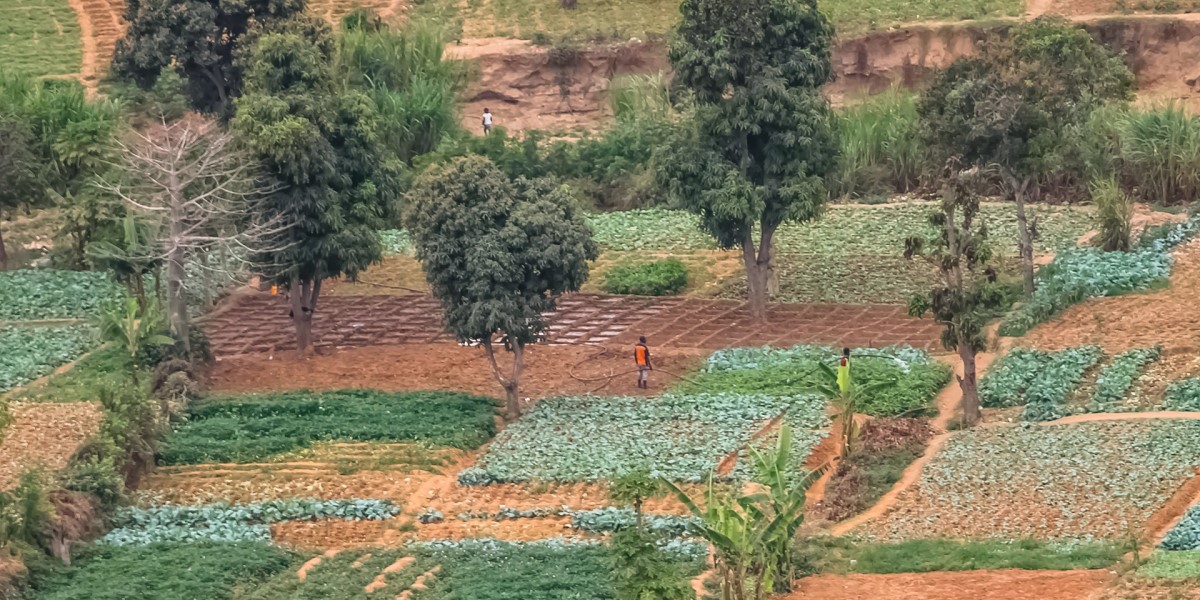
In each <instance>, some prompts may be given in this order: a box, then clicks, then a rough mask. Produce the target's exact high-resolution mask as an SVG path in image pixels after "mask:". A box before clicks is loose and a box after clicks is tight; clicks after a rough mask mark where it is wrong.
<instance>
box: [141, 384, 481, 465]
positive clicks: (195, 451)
mask: <svg viewBox="0 0 1200 600" xmlns="http://www.w3.org/2000/svg"><path fill="white" fill-rule="evenodd" d="M494 411H495V404H494V402H493V401H492V400H490V399H487V398H481V397H477V396H468V395H466V394H458V393H452V392H421V393H403V394H393V393H384V392H377V391H371V390H344V391H340V392H322V393H314V392H307V391H299V392H285V393H280V394H266V395H249V396H236V397H233V398H224V399H211V400H209V401H206V402H203V403H201V404H198V405H197V406H196V407H195V408H193V409H192V411H191V413H190V415H189V419H188V421H187V422H186V423H185V424H183V425H182V426H181V427H179V428H178V429H177V430H176V431H175V433H174V434H173V435H172V436H170V438H168V440H167V442H166V443H165V444H164V445H163V448H162V451H161V453H160V454H159V462H161V463H162V464H167V465H180V464H198V463H205V462H243V463H244V462H254V461H258V460H262V459H265V458H268V457H270V456H272V455H277V454H281V453H285V452H290V451H293V450H297V449H301V448H305V447H308V446H309V445H311V444H312V443H313V442H317V441H346V442H412V441H420V442H428V443H430V444H434V445H440V446H453V447H458V448H475V447H478V446H479V445H480V444H482V443H483V442H485V441H487V440H488V439H489V438H490V437H491V436H492V435H493V434H494V433H495V427H496V426H495V421H494V419H493V414H494Z"/></svg>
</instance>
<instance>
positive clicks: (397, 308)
mask: <svg viewBox="0 0 1200 600" xmlns="http://www.w3.org/2000/svg"><path fill="white" fill-rule="evenodd" d="M232 302H233V304H232V305H231V306H229V307H227V308H226V309H225V310H222V311H221V312H220V314H219V315H217V316H216V317H214V318H213V319H211V320H210V321H209V322H208V323H207V326H206V328H207V331H208V334H209V338H210V340H211V342H212V347H213V351H214V353H215V354H216V355H217V356H218V357H222V358H223V357H229V356H236V355H241V354H253V353H265V352H281V351H286V350H291V349H294V348H295V336H294V333H293V328H292V323H291V320H290V318H289V317H288V310H289V309H288V306H287V304H286V303H285V301H284V299H283V297H281V296H270V295H267V294H255V295H245V296H241V297H239V298H236V299H234V300H233V301H232ZM547 334H548V335H547V338H548V341H549V342H550V343H551V344H618V345H629V344H632V343H633V342H634V341H635V340H636V339H637V337H638V336H639V335H645V336H647V337H649V338H650V339H651V343H652V344H654V345H655V346H659V347H677V348H704V349H719V348H726V347H736V346H761V345H793V344H803V343H821V344H838V345H845V346H852V347H868V346H887V345H897V344H908V345H911V346H915V347H918V348H931V347H933V346H934V345H935V344H936V343H937V340H938V338H939V335H940V328H939V327H938V326H937V324H936V323H934V322H933V321H931V320H921V319H915V318H912V317H909V316H908V315H907V314H906V311H905V308H904V307H903V306H897V305H869V304H868V305H847V304H781V305H775V306H773V307H772V308H771V315H770V322H769V323H768V324H766V325H756V324H754V323H753V322H752V321H751V320H750V317H749V310H748V308H747V306H746V303H745V302H737V301H718V300H699V299H683V298H645V297H632V296H595V295H588V294H573V295H571V296H568V297H565V298H563V299H561V300H560V301H559V310H558V311H557V312H556V313H555V314H554V315H552V317H551V319H550V327H549V330H548V332H547ZM313 339H314V345H315V346H316V347H317V349H318V351H320V350H321V349H326V350H328V349H331V348H339V347H353V346H376V345H389V344H406V343H428V342H433V341H437V340H449V337H448V336H447V335H446V334H445V333H444V332H443V330H442V324H441V317H440V315H439V309H438V305H437V302H436V301H434V299H433V298H431V297H429V296H423V295H417V294H413V295H408V296H372V297H360V296H346V297H339V296H333V297H328V298H326V299H325V300H324V301H323V303H322V305H321V306H320V307H319V308H318V313H317V316H316V318H315V320H314V323H313Z"/></svg>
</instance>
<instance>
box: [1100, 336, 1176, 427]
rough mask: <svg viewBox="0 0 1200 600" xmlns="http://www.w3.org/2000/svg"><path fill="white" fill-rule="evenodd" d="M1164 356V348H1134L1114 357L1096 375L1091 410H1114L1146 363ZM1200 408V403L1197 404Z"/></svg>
mask: <svg viewBox="0 0 1200 600" xmlns="http://www.w3.org/2000/svg"><path fill="white" fill-rule="evenodd" d="M1161 356H1162V348H1161V347H1159V346H1154V347H1151V348H1134V349H1132V350H1127V351H1125V352H1122V353H1120V354H1118V355H1116V356H1114V357H1113V359H1112V360H1111V361H1110V362H1109V363H1108V364H1107V365H1104V368H1102V369H1101V370H1100V374H1099V375H1097V376H1096V393H1095V394H1093V396H1092V405H1090V406H1089V410H1090V411H1091V412H1114V411H1116V410H1119V408H1120V406H1119V403H1120V402H1121V401H1122V400H1124V399H1125V394H1127V393H1129V390H1130V389H1132V388H1133V385H1134V383H1136V381H1137V378H1138V376H1139V375H1140V374H1141V373H1142V371H1143V370H1144V369H1145V368H1146V365H1148V364H1150V363H1152V362H1154V361H1157V360H1158V359H1159V357H1161ZM1197 408H1200V405H1198V406H1197Z"/></svg>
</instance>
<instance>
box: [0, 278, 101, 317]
mask: <svg viewBox="0 0 1200 600" xmlns="http://www.w3.org/2000/svg"><path fill="white" fill-rule="evenodd" d="M115 298H116V287H115V286H114V284H113V282H112V280H110V278H109V277H108V275H107V274H103V272H95V271H58V270H40V269H23V270H17V271H5V272H0V320H30V319H86V318H91V317H96V316H97V314H98V313H100V308H101V307H102V306H103V305H104V304H106V302H107V301H110V300H113V299H115Z"/></svg>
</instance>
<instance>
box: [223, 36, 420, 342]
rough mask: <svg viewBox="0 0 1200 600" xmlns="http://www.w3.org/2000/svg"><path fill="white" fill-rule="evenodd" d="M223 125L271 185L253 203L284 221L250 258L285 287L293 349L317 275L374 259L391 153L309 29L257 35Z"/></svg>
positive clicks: (347, 272)
mask: <svg viewBox="0 0 1200 600" xmlns="http://www.w3.org/2000/svg"><path fill="white" fill-rule="evenodd" d="M312 31H318V32H319V33H318V35H316V37H315V38H314V37H313V36H312V35H311V32H312ZM232 128H233V131H234V132H235V134H236V135H237V136H238V139H239V140H240V143H241V144H242V145H243V146H244V147H245V148H247V149H248V151H249V152H250V154H251V155H252V156H254V157H255V158H257V159H258V160H259V161H260V162H261V163H262V165H263V167H264V169H265V170H266V172H267V173H268V174H269V175H270V176H272V177H274V178H275V179H276V180H277V181H278V182H279V183H280V184H281V189H280V190H278V191H276V192H274V193H273V194H271V195H270V196H269V197H268V199H267V200H266V201H265V202H263V203H261V204H262V206H263V209H264V210H265V211H266V212H267V217H266V218H265V219H264V220H273V219H274V218H276V217H281V218H282V219H283V220H284V222H285V223H291V226H290V227H289V228H288V229H287V231H286V232H285V233H284V234H283V236H282V239H280V240H278V241H279V242H280V247H279V248H278V249H276V250H273V251H270V252H263V253H260V255H259V256H258V257H257V261H256V262H257V263H258V266H259V268H260V270H261V271H262V272H263V273H265V274H266V275H267V276H269V277H271V278H272V279H274V280H276V281H277V282H278V283H281V284H284V285H287V286H288V287H289V289H290V293H291V299H292V304H293V316H294V318H295V319H296V323H297V335H298V342H299V346H300V349H301V351H302V352H303V351H304V350H305V349H306V347H307V345H308V339H307V335H308V333H309V332H308V327H309V326H310V324H311V319H312V313H313V312H314V311H315V310H316V304H317V300H318V298H319V296H320V288H321V282H322V281H323V280H324V279H327V278H331V277H340V276H345V277H349V278H354V277H356V276H357V275H358V273H359V272H361V271H362V270H364V269H366V268H367V266H368V265H370V264H372V263H375V262H378V261H379V260H381V259H382V252H383V251H382V248H381V246H380V242H379V235H378V233H377V231H378V230H379V229H382V228H383V227H384V225H385V223H386V217H387V216H388V215H389V214H392V213H393V210H394V207H395V203H396V200H397V196H398V188H399V185H398V175H397V170H396V160H395V158H394V156H393V155H392V154H391V152H390V151H389V150H388V149H387V148H386V147H385V146H384V145H383V144H382V143H380V139H379V133H378V132H379V123H378V118H377V115H376V113H375V106H374V104H373V103H372V102H371V99H370V98H368V97H366V96H365V95H363V94H362V93H361V92H357V91H354V90H352V89H346V88H345V87H343V86H342V85H340V82H339V81H338V80H336V79H335V78H334V76H333V43H332V40H331V39H330V36H329V34H328V32H327V31H324V30H319V29H312V28H297V29H296V30H290V31H286V32H276V33H270V34H266V35H264V36H262V38H261V40H260V41H259V43H258V44H257V45H256V46H255V48H254V49H253V51H252V53H251V60H250V67H249V70H248V71H247V76H246V91H245V94H244V95H243V96H242V97H241V98H240V99H239V100H238V101H237V116H236V117H235V118H234V119H233V122H232Z"/></svg>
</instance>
